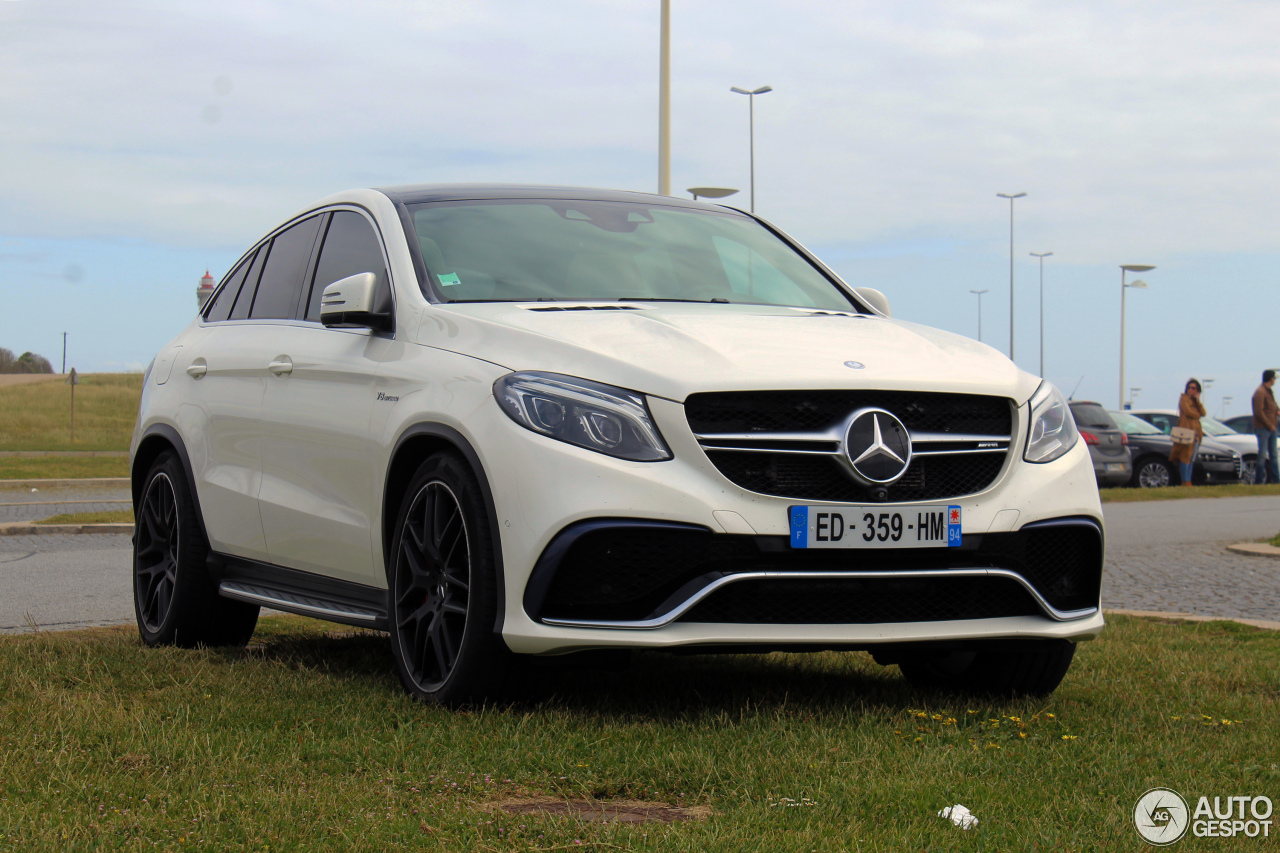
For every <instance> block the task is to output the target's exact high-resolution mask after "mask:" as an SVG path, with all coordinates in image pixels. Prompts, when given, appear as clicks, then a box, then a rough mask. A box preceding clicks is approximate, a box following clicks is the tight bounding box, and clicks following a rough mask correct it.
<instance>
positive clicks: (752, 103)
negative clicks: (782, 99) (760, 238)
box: [729, 86, 773, 213]
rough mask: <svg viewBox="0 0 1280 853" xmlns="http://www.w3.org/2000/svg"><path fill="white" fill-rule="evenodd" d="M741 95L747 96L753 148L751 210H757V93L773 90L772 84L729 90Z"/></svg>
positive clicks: (751, 145) (750, 143) (750, 142)
mask: <svg viewBox="0 0 1280 853" xmlns="http://www.w3.org/2000/svg"><path fill="white" fill-rule="evenodd" d="M729 91H730V92H734V93H736V94H739V95H746V96H747V104H748V105H749V106H748V108H747V113H748V116H749V118H748V122H749V124H748V128H749V129H748V135H749V136H750V141H749V143H748V145H749V146H750V149H751V212H752V213H755V212H756V95H763V94H764V93H765V92H772V91H773V87H772V86H761V87H760V88H759V89H740V88H738V87H737V86H734V87H733V88H731V89H730V90H729Z"/></svg>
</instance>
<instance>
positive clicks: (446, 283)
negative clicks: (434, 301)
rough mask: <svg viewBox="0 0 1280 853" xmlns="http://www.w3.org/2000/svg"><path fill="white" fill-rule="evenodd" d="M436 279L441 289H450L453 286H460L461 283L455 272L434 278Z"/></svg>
mask: <svg viewBox="0 0 1280 853" xmlns="http://www.w3.org/2000/svg"><path fill="white" fill-rule="evenodd" d="M436 278H438V279H440V286H441V287H450V286H452V285H455V284H462V281H461V279H459V278H458V274H457V273H456V272H447V273H444V274H443V275H438V276H436Z"/></svg>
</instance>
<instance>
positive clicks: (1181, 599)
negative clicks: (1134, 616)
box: [1102, 496, 1280, 622]
mask: <svg viewBox="0 0 1280 853" xmlns="http://www.w3.org/2000/svg"><path fill="white" fill-rule="evenodd" d="M1103 511H1104V514H1105V515H1106V519H1107V571H1106V573H1105V574H1104V575H1103V580H1102V604H1103V606H1104V607H1113V608H1124V609H1129V610H1163V611H1175V612H1180V613H1194V614H1196V615H1199V616H1226V617H1237V618H1245V619H1262V620H1265V621H1268V622H1280V560H1276V559H1271V558H1268V557H1247V556H1244V555H1243V554H1235V553H1233V552H1231V551H1228V550H1227V548H1226V546H1227V545H1230V544H1232V543H1234V542H1247V541H1249V540H1253V539H1263V538H1270V537H1272V536H1274V535H1276V534H1277V533H1280V496H1267V497H1256V498H1253V497H1248V498H1205V499H1197V500H1180V501H1145V502H1142V503H1115V504H1104V506H1103Z"/></svg>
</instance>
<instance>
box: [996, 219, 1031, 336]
mask: <svg viewBox="0 0 1280 853" xmlns="http://www.w3.org/2000/svg"><path fill="white" fill-rule="evenodd" d="M1026 195H1027V194H1026V193H1012V194H1010V193H996V198H1007V199H1009V360H1010V361H1013V200H1014V199H1015V198H1024V197H1026Z"/></svg>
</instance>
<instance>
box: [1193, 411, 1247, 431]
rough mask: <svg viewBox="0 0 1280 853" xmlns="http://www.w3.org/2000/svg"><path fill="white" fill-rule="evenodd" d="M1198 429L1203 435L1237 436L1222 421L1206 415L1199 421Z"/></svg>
mask: <svg viewBox="0 0 1280 853" xmlns="http://www.w3.org/2000/svg"><path fill="white" fill-rule="evenodd" d="M1200 428H1201V429H1203V430H1204V432H1205V435H1239V433H1238V432H1236V431H1235V430H1233V429H1232V428H1231V427H1229V426H1227V425H1226V424H1224V423H1223V422H1222V421H1220V420H1218V419H1217V418H1211V417H1209V416H1208V415H1206V416H1205V417H1203V418H1201V419H1200Z"/></svg>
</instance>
